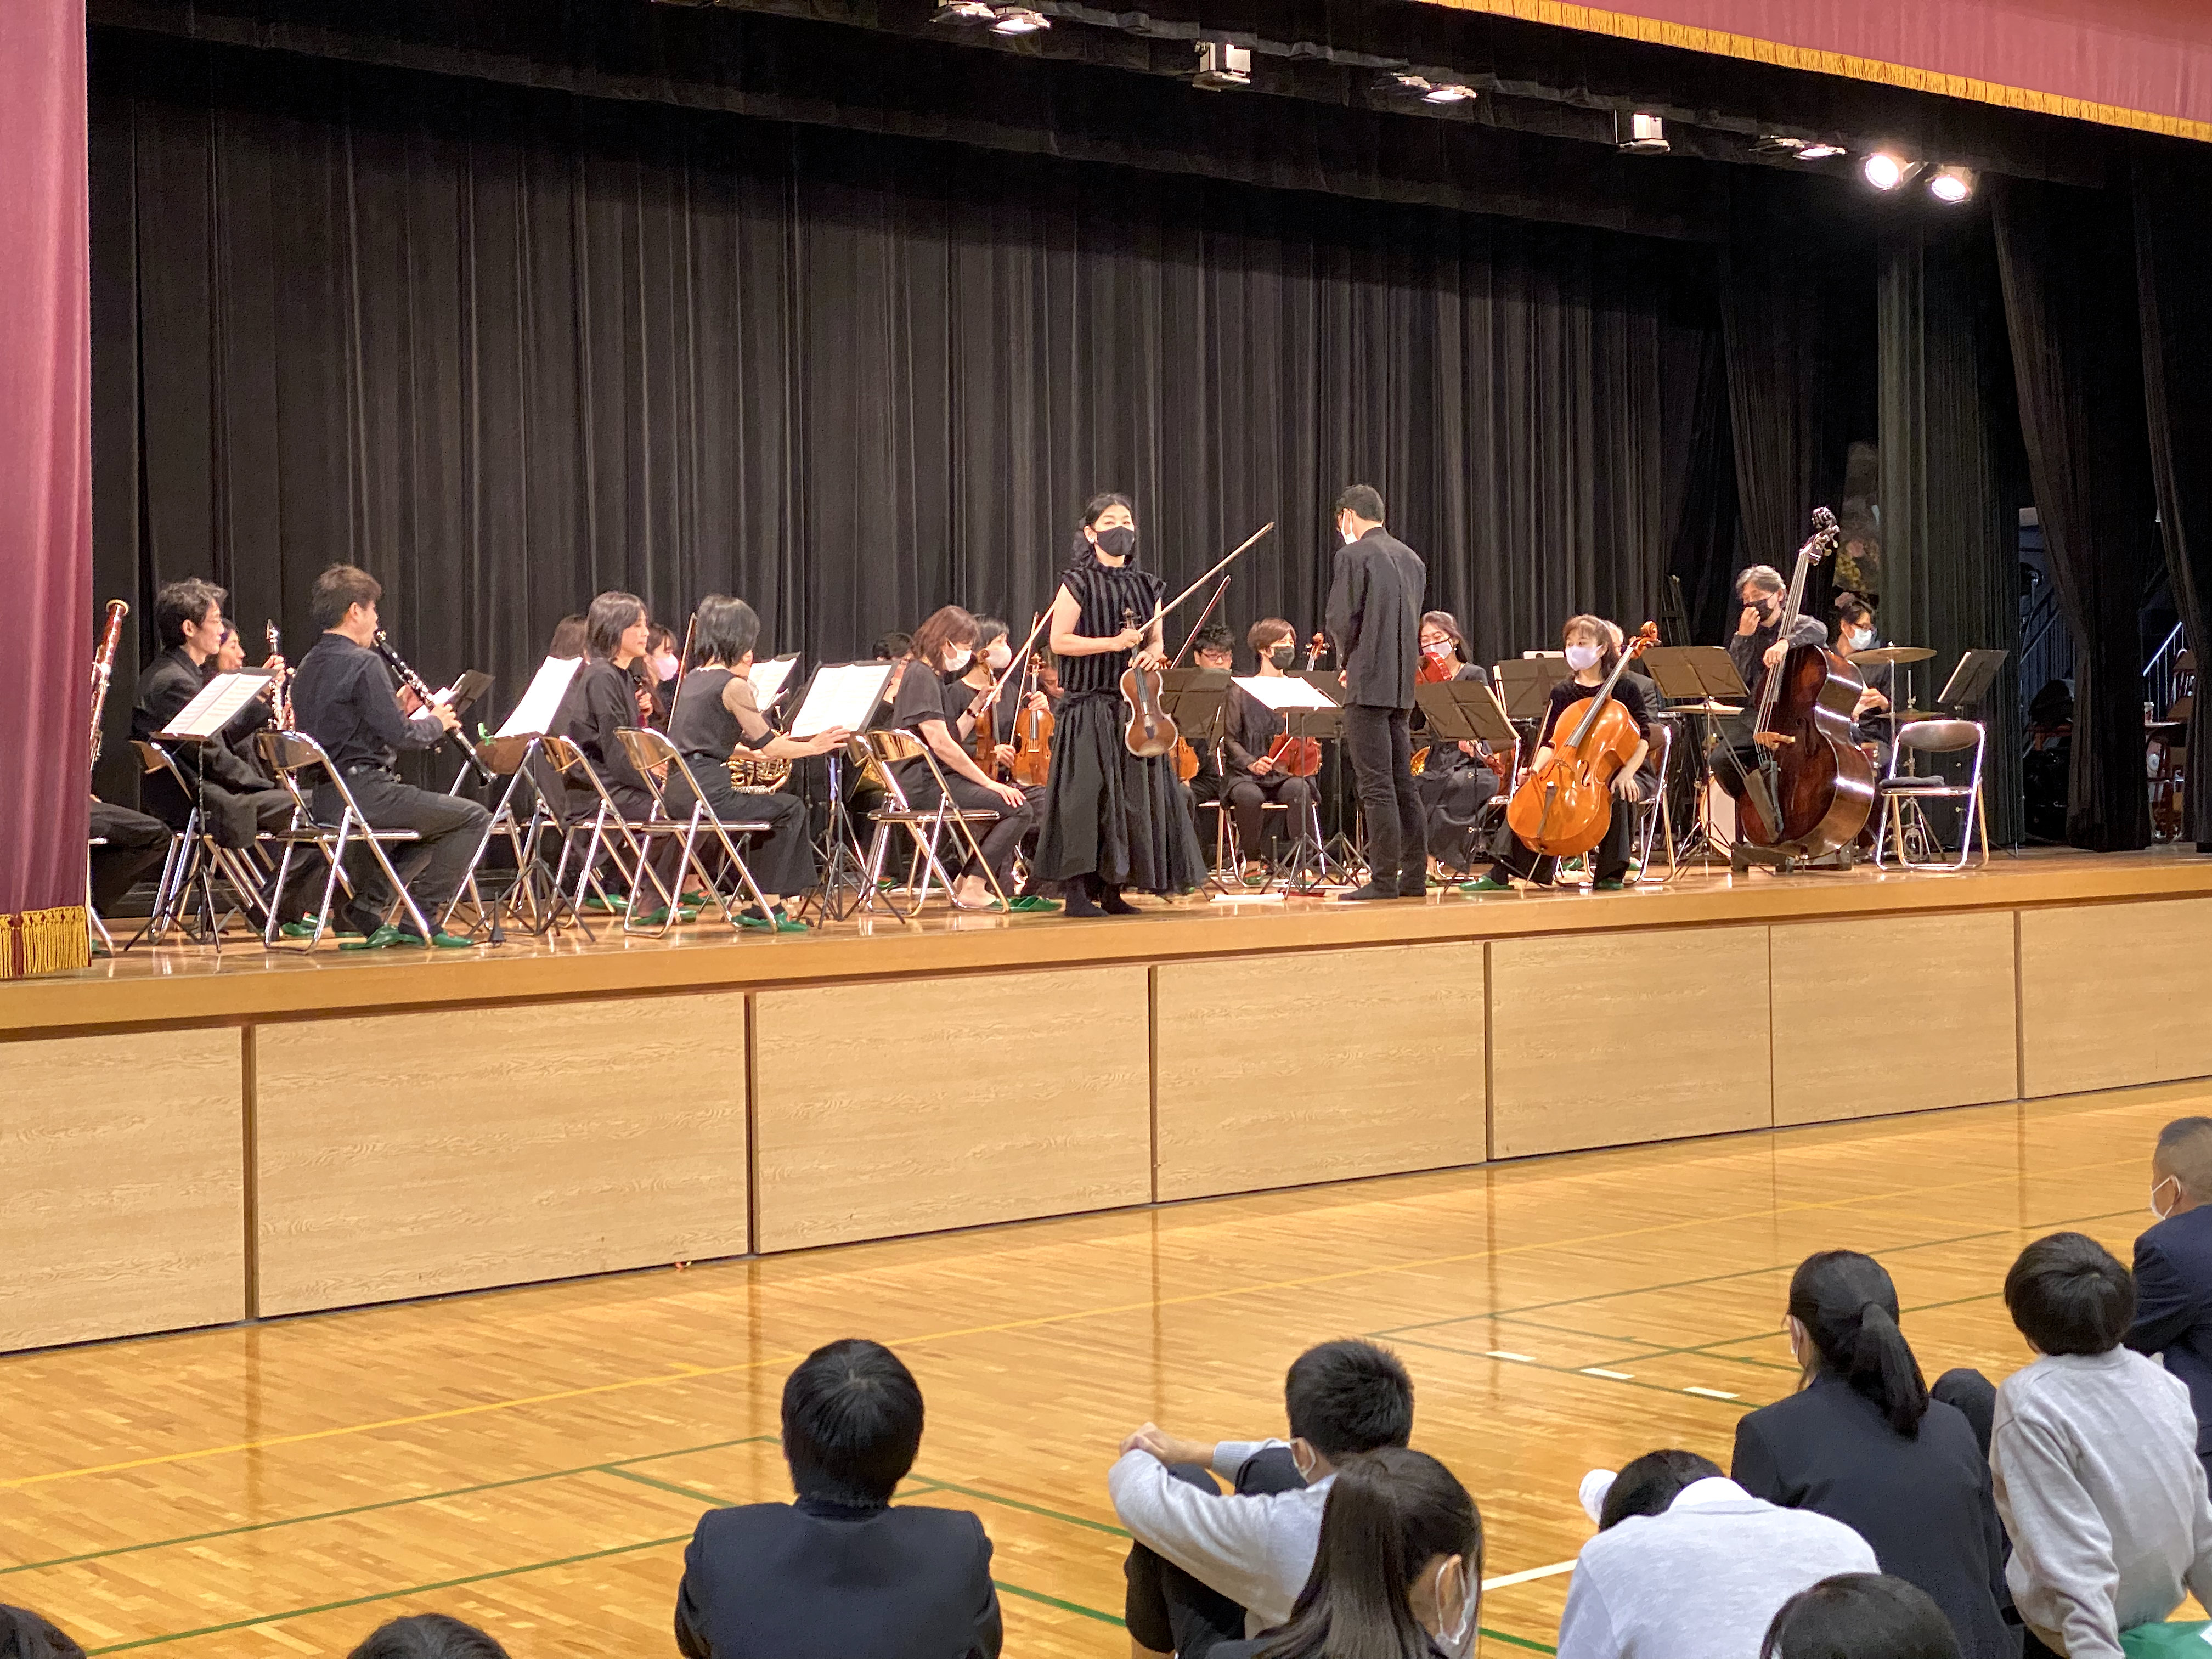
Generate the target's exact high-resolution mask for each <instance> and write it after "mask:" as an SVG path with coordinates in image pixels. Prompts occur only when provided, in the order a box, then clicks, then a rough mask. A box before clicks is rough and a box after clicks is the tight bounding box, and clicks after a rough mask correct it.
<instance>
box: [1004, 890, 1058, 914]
mask: <svg viewBox="0 0 2212 1659" xmlns="http://www.w3.org/2000/svg"><path fill="white" fill-rule="evenodd" d="M1006 908H1008V909H1010V910H1020V911H1023V912H1025V913H1030V914H1034V913H1036V912H1038V911H1043V910H1057V909H1059V908H1060V906H1059V905H1058V904H1057V903H1055V902H1054V901H1052V900H1051V899H1048V898H1047V897H1045V896H1044V895H1043V894H1042V893H1024V894H1021V895H1019V896H1018V897H1015V898H1012V899H1010V900H1008V901H1007V904H1006Z"/></svg>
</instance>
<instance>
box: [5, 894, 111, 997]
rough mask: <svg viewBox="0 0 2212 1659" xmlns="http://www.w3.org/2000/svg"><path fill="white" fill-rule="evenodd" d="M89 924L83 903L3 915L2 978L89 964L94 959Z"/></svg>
mask: <svg viewBox="0 0 2212 1659" xmlns="http://www.w3.org/2000/svg"><path fill="white" fill-rule="evenodd" d="M87 928H88V923H87V921H86V920H85V914H84V906H82V904H59V905H56V906H55V907H54V908H52V909H51V910H25V911H23V912H22V913H21V915H0V979H29V978H32V977H33V976H34V975H40V974H61V973H66V972H68V971H69V970H70V969H72V968H82V967H85V966H87V965H88V964H89V963H90V962H91V961H92V935H91V934H90V933H88V931H87Z"/></svg>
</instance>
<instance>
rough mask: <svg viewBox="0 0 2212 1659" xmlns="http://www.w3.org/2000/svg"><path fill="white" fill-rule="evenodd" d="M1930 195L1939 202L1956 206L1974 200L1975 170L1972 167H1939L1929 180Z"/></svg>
mask: <svg viewBox="0 0 2212 1659" xmlns="http://www.w3.org/2000/svg"><path fill="white" fill-rule="evenodd" d="M1928 193H1929V195H1930V196H1933V197H1935V198H1936V200H1937V201H1939V202H1949V203H1951V204H1954V205H1955V204H1958V203H1960V202H1970V201H1972V200H1973V198H1974V170H1973V169H1972V167H1938V168H1936V172H1935V173H1934V174H1933V176H1931V177H1930V178H1929V180H1928Z"/></svg>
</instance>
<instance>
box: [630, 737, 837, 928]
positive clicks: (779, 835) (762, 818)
mask: <svg viewBox="0 0 2212 1659" xmlns="http://www.w3.org/2000/svg"><path fill="white" fill-rule="evenodd" d="M690 767H691V773H692V775H693V776H695V777H696V778H697V779H698V780H699V787H701V788H702V789H703V790H705V791H706V792H707V810H708V811H710V812H712V813H713V814H714V816H715V817H719V818H721V819H724V820H725V821H726V822H730V823H765V824H767V825H768V826H769V832H768V834H766V835H765V836H755V837H754V838H753V842H752V845H751V846H750V847H746V846H744V845H742V844H741V845H740V846H739V848H738V851H739V852H740V853H741V854H744V860H745V867H746V868H747V869H749V870H750V871H751V872H753V879H754V880H755V881H757V882H758V883H760V884H761V891H763V893H766V894H768V895H769V896H770V897H773V898H793V897H795V896H798V895H799V894H801V893H804V892H805V890H807V889H808V888H810V887H811V886H813V885H814V875H815V870H814V841H813V836H812V834H811V825H810V824H809V823H808V821H807V812H806V803H805V801H804V800H802V799H799V797H798V796H797V795H794V794H791V793H787V791H784V790H781V789H779V790H775V791H771V792H770V793H767V794H756V793H743V792H741V791H739V790H738V788H737V787H735V786H733V785H732V783H731V782H730V769H729V768H728V766H727V765H726V764H725V763H721V762H720V761H710V760H694V761H691V762H690ZM667 797H668V811H669V816H670V817H673V818H675V819H677V820H678V822H682V821H684V820H686V819H688V818H689V817H690V816H691V805H692V802H691V791H690V789H689V788H688V787H686V786H685V784H684V780H683V779H681V778H674V779H671V780H670V781H669V784H668V789H667ZM679 844H680V843H679ZM720 850H721V842H720V840H719V839H717V837H716V836H715V835H714V831H713V830H711V829H702V830H701V831H700V832H699V842H698V845H697V848H696V851H697V852H698V853H699V854H700V856H701V858H702V860H703V861H704V862H705V864H706V866H707V867H708V869H710V870H712V869H714V868H716V867H718V866H716V865H715V863H714V854H717V853H719V852H720Z"/></svg>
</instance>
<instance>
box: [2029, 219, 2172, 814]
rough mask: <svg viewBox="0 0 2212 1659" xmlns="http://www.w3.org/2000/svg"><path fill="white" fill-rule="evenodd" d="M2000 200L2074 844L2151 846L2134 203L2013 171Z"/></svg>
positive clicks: (2147, 477)
mask: <svg viewBox="0 0 2212 1659" xmlns="http://www.w3.org/2000/svg"><path fill="white" fill-rule="evenodd" d="M1992 193H1993V195H1994V197H1995V201H1994V215H1995V223H1996V248H1997V264H1998V269H1999V270H2000V272H2001V273H2002V278H2003V283H2004V298H2005V313H2006V319H2007V323H2008V329H2009V332H2010V336H2011V342H2012V356H2013V366H2014V372H2015V381H2016V383H2017V386H2018V390H2019V396H2020V420H2021V431H2022V433H2023V435H2025V436H2026V438H2027V457H2028V467H2029V471H2030V473H2031V476H2032V477H2033V481H2034V485H2035V504H2036V507H2037V509H2038V510H2039V513H2040V514H2041V516H2042V520H2043V532H2044V536H2045V541H2046V542H2047V544H2048V545H2049V548H2050V550H2051V569H2052V573H2053V575H2054V578H2055V580H2056V582H2057V589H2058V599H2059V605H2060V607H2061V609H2062V610H2063V612H2064V614H2065V617H2066V625H2067V627H2068V629H2069V630H2070V631H2071V633H2072V634H2073V635H2074V642H2075V684H2074V711H2075V712H2074V741H2073V775H2072V780H2071V786H2070V787H2069V792H2068V801H2067V811H2066V838H2067V840H2068V841H2069V842H2071V843H2072V844H2073V845H2075V846H2076V847H2086V848H2093V849H2095V850H2097V851H2100V852H2109V851H2113V850H2118V849H2123V848H2137V847H2144V846H2148V844H2149V842H2150V801H2149V794H2148V791H2147V790H2146V789H2145V787H2144V785H2143V725H2142V678H2141V671H2142V661H2143V641H2142V626H2141V622H2140V616H2141V610H2142V600H2143V593H2144V586H2145V577H2146V575H2147V574H2148V572H2149V571H2150V569H2151V568H2152V565H2151V562H2152V561H2153V560H2154V558H2155V557H2156V556H2157V555H2156V552H2155V551H2154V548H2153V546H2152V539H2153V537H2154V516H2155V512H2156V507H2157V501H2156V492H2155V489H2154V485H2153V483H2152V477H2151V465H2150V438H2149V434H2148V430H2147V428H2146V422H2145V416H2144V403H2143V356H2142V338H2141V331H2140V330H2139V328H2138V326H2137V323H2136V307H2137V303H2138V295H2137V292H2136V269H2135V259H2134V255H2135V246H2136V240H2135V234H2134V230H2133V227H2132V224H2131V222H2130V213H2129V210H2128V203H2127V197H2126V196H2125V195H2124V194H2123V193H2121V192H2117V191H2102V192H2091V191H2077V190H2074V189H2072V188H2070V187H2069V186H2065V185H2039V184H2031V183H2027V182H2025V181H2021V180H2017V179H1999V180H1996V181H1994V187H1993V192H1992Z"/></svg>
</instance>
